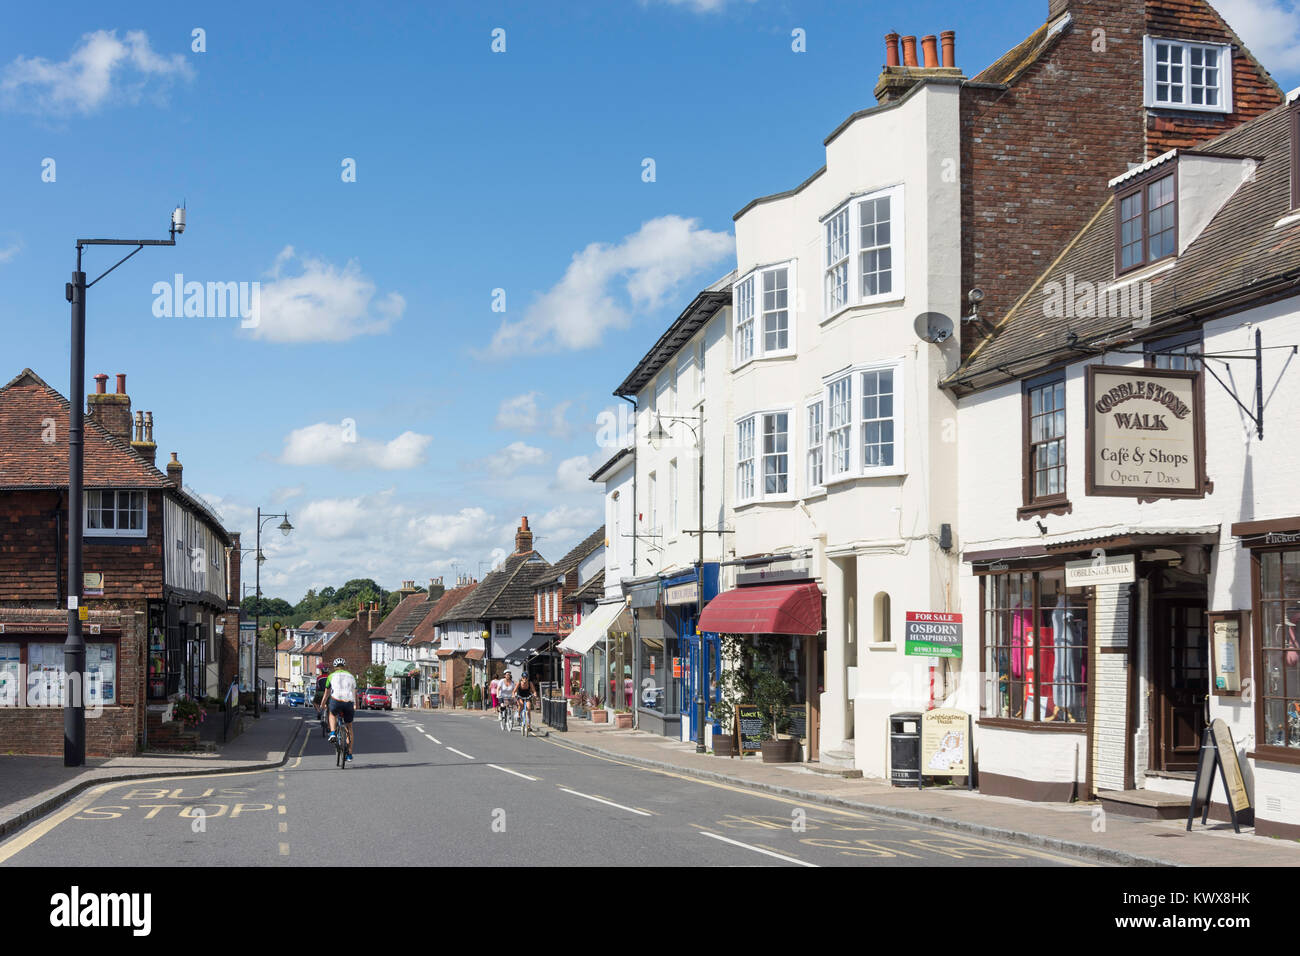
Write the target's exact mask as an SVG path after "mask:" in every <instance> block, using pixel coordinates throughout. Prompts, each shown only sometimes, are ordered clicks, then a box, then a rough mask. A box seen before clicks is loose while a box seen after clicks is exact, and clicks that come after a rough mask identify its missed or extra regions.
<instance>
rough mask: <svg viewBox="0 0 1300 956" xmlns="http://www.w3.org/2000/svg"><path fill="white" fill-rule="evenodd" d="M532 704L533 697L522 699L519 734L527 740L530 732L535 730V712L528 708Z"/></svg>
mask: <svg viewBox="0 0 1300 956" xmlns="http://www.w3.org/2000/svg"><path fill="white" fill-rule="evenodd" d="M531 702H532V698H531V697H523V698H520V705H521V706H520V711H521V713H520V716H519V733H520V735H521V736H522V737H523V738H524V739H525V740H527V739H528V731H530V730H532V729H533V712H532V710H531V709H529V706H528V705H529V704H530V703H531Z"/></svg>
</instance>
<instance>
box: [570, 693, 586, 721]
mask: <svg viewBox="0 0 1300 956" xmlns="http://www.w3.org/2000/svg"><path fill="white" fill-rule="evenodd" d="M569 710H570V711H571V712H572V713H573V716H574V717H586V716H587V695H586V694H584V693H583V692H582V691H576V692H575V693H574V695H573V696H572V697H570V698H569Z"/></svg>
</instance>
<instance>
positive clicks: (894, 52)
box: [885, 33, 902, 66]
mask: <svg viewBox="0 0 1300 956" xmlns="http://www.w3.org/2000/svg"><path fill="white" fill-rule="evenodd" d="M901 65H902V64H901V63H899V60H898V34H897V33H886V34H885V66H901Z"/></svg>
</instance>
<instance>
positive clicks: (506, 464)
mask: <svg viewBox="0 0 1300 956" xmlns="http://www.w3.org/2000/svg"><path fill="white" fill-rule="evenodd" d="M544 461H546V452H544V451H542V449H540V448H534V447H533V446H532V445H529V444H526V443H524V442H521V441H513V442H511V443H510V444H509V445H506V447H505V448H502V449H501V450H500V451H499V452H497V453H496V454H493V455H488V456H487V457H486V458H480V459H479V460H478V461H476V462H474V466H475V467H477V468H482V469H484V470H485V471H488V472H490V473H491V474H493V475H498V476H504V475H512V474H514V473H515V472H516V471H518V470H519V469H520V468H526V467H528V466H529V465H540V464H541V463H542V462H544Z"/></svg>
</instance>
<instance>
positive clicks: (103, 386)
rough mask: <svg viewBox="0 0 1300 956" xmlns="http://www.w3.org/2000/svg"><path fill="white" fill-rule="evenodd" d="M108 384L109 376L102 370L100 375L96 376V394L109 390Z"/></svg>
mask: <svg viewBox="0 0 1300 956" xmlns="http://www.w3.org/2000/svg"><path fill="white" fill-rule="evenodd" d="M107 386H108V376H107V375H105V374H104V373H103V372H100V373H99V374H98V375H96V376H95V394H96V395H103V394H104V393H105V391H107Z"/></svg>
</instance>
